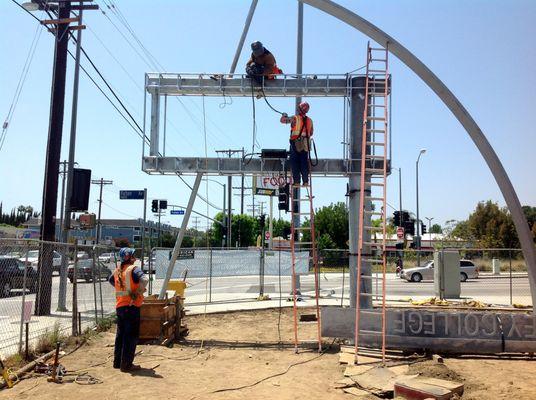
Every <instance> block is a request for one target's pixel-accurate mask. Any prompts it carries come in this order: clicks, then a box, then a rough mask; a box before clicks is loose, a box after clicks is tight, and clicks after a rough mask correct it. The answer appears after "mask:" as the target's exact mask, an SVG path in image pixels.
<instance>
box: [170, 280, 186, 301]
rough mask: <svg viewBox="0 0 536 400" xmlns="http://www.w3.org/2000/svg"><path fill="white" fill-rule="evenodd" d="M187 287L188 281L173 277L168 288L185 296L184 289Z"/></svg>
mask: <svg viewBox="0 0 536 400" xmlns="http://www.w3.org/2000/svg"><path fill="white" fill-rule="evenodd" d="M185 289H186V282H185V281H181V280H179V279H171V280H170V281H169V283H168V286H167V290H174V291H175V294H176V295H178V296H180V297H184V290H185Z"/></svg>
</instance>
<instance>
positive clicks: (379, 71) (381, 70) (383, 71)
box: [368, 69, 387, 74]
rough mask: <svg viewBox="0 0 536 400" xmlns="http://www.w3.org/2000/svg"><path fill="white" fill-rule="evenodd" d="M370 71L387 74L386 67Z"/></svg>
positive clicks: (370, 70)
mask: <svg viewBox="0 0 536 400" xmlns="http://www.w3.org/2000/svg"><path fill="white" fill-rule="evenodd" d="M368 72H369V73H370V72H372V73H373V74H374V73H377V74H385V73H386V72H387V71H386V70H384V69H369V70H368Z"/></svg>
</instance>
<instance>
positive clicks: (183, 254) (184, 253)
mask: <svg viewBox="0 0 536 400" xmlns="http://www.w3.org/2000/svg"><path fill="white" fill-rule="evenodd" d="M172 254H173V251H171V250H170V252H169V256H168V259H169V260H171V255H172ZM194 258H195V250H179V255H178V256H177V260H193V259H194Z"/></svg>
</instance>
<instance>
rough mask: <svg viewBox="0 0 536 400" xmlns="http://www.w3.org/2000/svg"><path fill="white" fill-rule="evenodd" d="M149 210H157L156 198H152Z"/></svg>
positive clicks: (155, 211)
mask: <svg viewBox="0 0 536 400" xmlns="http://www.w3.org/2000/svg"><path fill="white" fill-rule="evenodd" d="M151 211H152V212H154V213H157V212H158V200H153V202H152V203H151Z"/></svg>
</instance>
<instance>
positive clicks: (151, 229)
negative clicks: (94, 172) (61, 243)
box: [23, 218, 179, 244]
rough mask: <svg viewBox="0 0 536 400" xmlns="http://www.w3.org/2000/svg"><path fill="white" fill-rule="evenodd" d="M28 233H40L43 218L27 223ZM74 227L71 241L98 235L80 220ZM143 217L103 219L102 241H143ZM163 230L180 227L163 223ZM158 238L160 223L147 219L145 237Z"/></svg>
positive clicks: (176, 230) (94, 229)
mask: <svg viewBox="0 0 536 400" xmlns="http://www.w3.org/2000/svg"><path fill="white" fill-rule="evenodd" d="M23 225H24V227H25V228H26V231H27V233H29V232H34V233H36V234H37V235H39V231H40V228H41V219H36V218H32V219H30V220H29V221H28V222H26V223H25V224H23ZM71 226H72V227H73V229H71V231H70V238H71V241H72V240H73V239H74V240H85V241H86V243H87V241H89V242H92V241H94V240H95V239H96V236H97V227H95V228H92V229H81V228H80V224H79V222H78V221H76V220H73V221H72V222H71ZM143 227H144V226H143V219H102V220H101V234H100V238H101V243H107V244H113V243H114V242H115V241H117V240H122V239H123V240H124V239H126V240H128V242H129V243H130V244H134V243H139V242H141V236H142V229H143ZM161 232H162V234H164V233H169V234H171V235H176V234H177V233H178V232H179V228H175V227H174V226H171V225H168V224H162V225H161ZM60 237H61V227H60V222H59V221H56V238H60ZM149 237H153V238H157V237H158V223H156V222H153V221H147V222H146V223H145V238H146V239H147V238H149Z"/></svg>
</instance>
